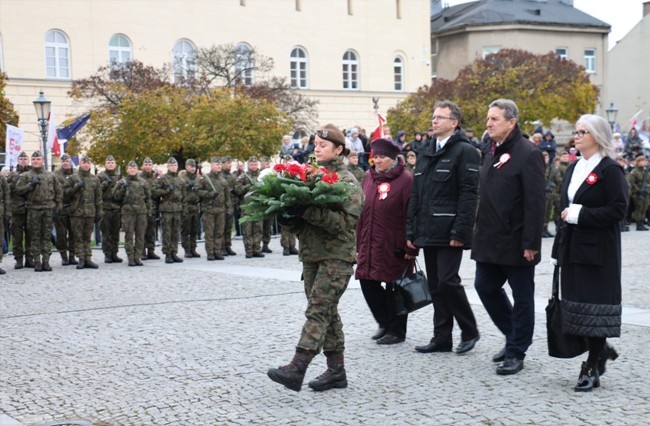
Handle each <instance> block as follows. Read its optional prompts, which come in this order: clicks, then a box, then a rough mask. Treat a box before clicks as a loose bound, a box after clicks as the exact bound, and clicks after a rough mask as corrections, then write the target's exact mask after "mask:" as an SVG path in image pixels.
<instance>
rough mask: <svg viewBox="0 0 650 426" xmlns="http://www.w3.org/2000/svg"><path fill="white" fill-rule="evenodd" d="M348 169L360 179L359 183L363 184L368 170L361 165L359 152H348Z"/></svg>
mask: <svg viewBox="0 0 650 426" xmlns="http://www.w3.org/2000/svg"><path fill="white" fill-rule="evenodd" d="M348 169H349V170H350V171H351V172H352V174H353V175H354V177H355V178H357V180H358V181H359V185H360V186H363V180H364V179H365V177H366V172H365V171H364V170H363V169H362V168H361V167H359V153H358V152H356V151H350V153H349V154H348Z"/></svg>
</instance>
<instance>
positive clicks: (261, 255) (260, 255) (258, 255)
mask: <svg viewBox="0 0 650 426" xmlns="http://www.w3.org/2000/svg"><path fill="white" fill-rule="evenodd" d="M253 257H264V253H260V252H253Z"/></svg>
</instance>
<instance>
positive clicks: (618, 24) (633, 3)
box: [442, 0, 647, 49]
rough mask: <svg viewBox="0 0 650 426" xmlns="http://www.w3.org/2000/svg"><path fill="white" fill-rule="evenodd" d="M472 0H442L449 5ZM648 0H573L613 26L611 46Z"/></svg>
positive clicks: (641, 14) (577, 7) (637, 15)
mask: <svg viewBox="0 0 650 426" xmlns="http://www.w3.org/2000/svg"><path fill="white" fill-rule="evenodd" d="M468 1H470V0H442V4H443V5H444V4H445V3H446V4H448V5H449V6H454V5H457V4H461V3H467V2H468ZM644 1H647V0H573V7H575V8H576V9H580V10H582V11H583V12H586V13H588V14H589V15H591V16H593V17H594V18H597V19H600V20H601V21H603V22H606V23H608V24H609V25H611V26H612V28H611V32H610V33H609V48H610V49H611V48H612V47H614V45H615V44H616V42H617V41H619V40H621V39H622V38H623V37H625V35H626V34H627V33H628V32H629V31H630V30H631V29H632V28H634V26H635V25H636V24H637V23H638V22H639V21H640V20H641V18H642V17H643V6H642V5H643V2H644Z"/></svg>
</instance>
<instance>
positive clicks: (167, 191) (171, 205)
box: [152, 171, 185, 263]
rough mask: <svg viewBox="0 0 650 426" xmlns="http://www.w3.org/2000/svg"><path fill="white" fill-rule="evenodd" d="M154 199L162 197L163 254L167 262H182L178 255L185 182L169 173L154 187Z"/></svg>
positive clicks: (176, 175) (174, 174)
mask: <svg viewBox="0 0 650 426" xmlns="http://www.w3.org/2000/svg"><path fill="white" fill-rule="evenodd" d="M152 193H153V196H154V197H160V215H161V222H162V252H163V253H165V262H166V263H171V262H182V261H183V259H181V258H179V257H178V256H177V255H176V253H178V237H179V234H180V232H181V212H182V211H183V200H184V199H185V182H184V181H183V179H181V178H180V177H178V173H172V172H169V171H168V172H167V173H165V174H164V175H162V176H161V177H160V179H158V180H157V181H156V182H155V183H154V186H153V189H152Z"/></svg>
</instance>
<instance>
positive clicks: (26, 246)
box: [7, 153, 34, 269]
mask: <svg viewBox="0 0 650 426" xmlns="http://www.w3.org/2000/svg"><path fill="white" fill-rule="evenodd" d="M23 154H24V157H27V155H26V154H25V153H21V155H23ZM29 170H30V167H29V166H25V167H21V166H16V170H14V171H11V172H9V176H8V177H7V184H8V185H9V193H10V194H11V200H10V202H9V204H10V207H9V209H10V212H11V230H10V232H11V241H12V249H13V252H14V259H15V260H16V264H15V265H14V269H22V268H23V257H25V263H24V266H25V267H27V268H32V267H34V264H33V262H32V260H31V257H30V256H29V252H30V250H31V235H30V232H29V228H28V227H27V209H26V208H25V196H24V195H21V194H18V193H16V184H17V183H18V179H19V178H20V176H21V175H22V174H24V173H25V172H27V171H29Z"/></svg>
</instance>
